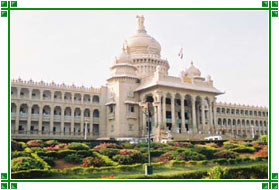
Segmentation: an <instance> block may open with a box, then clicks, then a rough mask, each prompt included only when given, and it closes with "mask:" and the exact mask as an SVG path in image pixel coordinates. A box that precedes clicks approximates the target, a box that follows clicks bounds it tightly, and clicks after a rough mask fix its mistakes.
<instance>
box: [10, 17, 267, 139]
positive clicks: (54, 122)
mask: <svg viewBox="0 0 279 190" xmlns="http://www.w3.org/2000/svg"><path fill="white" fill-rule="evenodd" d="M137 19H138V26H137V32H136V34H135V35H133V36H132V37H130V38H128V39H127V40H126V41H125V42H124V44H123V47H122V53H121V55H119V56H118V57H117V58H116V59H115V61H114V64H113V65H112V67H111V68H110V70H111V76H110V78H109V79H107V84H106V86H103V87H101V88H98V89H96V88H85V87H76V86H74V85H73V86H66V85H64V84H62V85H58V84H55V83H51V84H47V83H44V82H33V81H22V80H20V79H18V80H12V82H11V133H12V137H13V138H26V139H35V138H45V139H50V138H54V139H83V138H84V136H85V135H86V136H87V139H98V138H107V137H112V138H123V137H136V138H141V137H145V136H146V134H147V130H146V123H147V118H146V116H145V114H144V113H143V110H142V109H141V107H140V106H139V103H140V102H146V101H150V102H152V108H151V110H152V119H151V123H152V137H153V139H154V140H155V141H159V140H161V139H162V138H166V136H167V134H168V135H169V134H171V135H172V137H173V138H174V139H175V140H187V139H202V138H204V137H205V136H210V135H215V134H217V135H223V136H224V137H225V138H238V139H239V138H251V137H253V136H255V135H263V134H267V131H268V109H267V108H263V107H255V106H245V105H235V104H226V103H217V102H216V99H217V96H218V95H221V94H223V92H221V91H219V90H218V89H216V88H215V87H214V85H213V81H212V79H211V77H210V76H207V77H206V78H204V77H202V76H201V72H200V71H199V69H197V68H196V67H195V66H194V64H193V63H191V65H190V67H189V68H188V69H186V70H185V71H183V72H182V73H181V76H179V77H175V76H169V75H168V70H169V63H168V61H167V60H164V59H162V58H161V54H160V53H161V46H160V44H159V43H158V42H157V41H156V40H155V39H154V38H153V37H151V36H149V35H148V34H147V32H146V30H145V27H144V17H143V16H137ZM86 130H87V132H85V131H86Z"/></svg>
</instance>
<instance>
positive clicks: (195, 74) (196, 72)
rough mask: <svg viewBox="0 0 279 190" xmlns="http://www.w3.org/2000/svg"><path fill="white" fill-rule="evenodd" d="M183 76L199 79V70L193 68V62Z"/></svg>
mask: <svg viewBox="0 0 279 190" xmlns="http://www.w3.org/2000/svg"><path fill="white" fill-rule="evenodd" d="M185 74H186V75H188V76H190V77H199V76H201V72H200V70H199V69H197V68H196V67H195V66H194V64H193V61H192V62H191V66H190V67H189V68H188V69H187V70H186V72H185Z"/></svg>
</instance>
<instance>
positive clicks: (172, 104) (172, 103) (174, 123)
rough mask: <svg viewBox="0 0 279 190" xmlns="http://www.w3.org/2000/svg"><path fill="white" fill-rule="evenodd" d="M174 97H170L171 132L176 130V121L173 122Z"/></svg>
mask: <svg viewBox="0 0 279 190" xmlns="http://www.w3.org/2000/svg"><path fill="white" fill-rule="evenodd" d="M174 101H175V95H172V97H171V119H172V127H171V130H172V131H175V130H176V121H175V102H174Z"/></svg>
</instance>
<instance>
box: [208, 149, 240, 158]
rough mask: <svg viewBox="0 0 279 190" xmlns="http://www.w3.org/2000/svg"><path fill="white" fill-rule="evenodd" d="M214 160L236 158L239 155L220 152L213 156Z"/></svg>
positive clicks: (231, 152)
mask: <svg viewBox="0 0 279 190" xmlns="http://www.w3.org/2000/svg"><path fill="white" fill-rule="evenodd" d="M213 156H214V158H227V159H228V158H236V157H237V156H238V154H237V153H235V152H233V151H230V150H220V151H218V152H215V153H214V154H213Z"/></svg>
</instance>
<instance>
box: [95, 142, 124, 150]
mask: <svg viewBox="0 0 279 190" xmlns="http://www.w3.org/2000/svg"><path fill="white" fill-rule="evenodd" d="M103 148H114V149H123V147H122V146H121V145H118V144H114V143H102V144H99V145H97V146H95V147H94V149H103Z"/></svg>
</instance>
